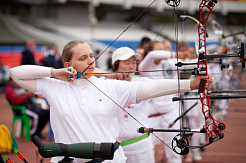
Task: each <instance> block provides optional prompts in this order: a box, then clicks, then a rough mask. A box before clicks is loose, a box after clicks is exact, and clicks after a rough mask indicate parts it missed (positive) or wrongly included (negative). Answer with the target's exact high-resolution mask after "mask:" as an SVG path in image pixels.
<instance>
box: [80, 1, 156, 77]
mask: <svg viewBox="0 0 246 163" xmlns="http://www.w3.org/2000/svg"><path fill="white" fill-rule="evenodd" d="M155 1H156V0H153V1H152V2H151V3H150V4H149V5H148V6H147V7H146V8H145V9H144V10H143V11H142V12H141V13H140V14H139V15H138V16H137V17H136V18H135V19H134V20H133V21H132V22H131V23H130V24H129V25H128V26H127V27H126V29H124V30H123V31H122V32H121V33H120V34H119V35H118V36H117V37H116V38H115V39H114V40H113V41H112V42H111V43H110V44H109V45H108V46H107V47H106V48H105V49H104V50H103V51H102V52H101V53H100V54H99V55H98V56H97V57H96V58H95V60H94V61H93V62H92V63H91V64H89V66H88V67H87V68H86V69H85V70H84V71H83V72H82V73H84V72H85V71H86V70H88V68H90V66H91V65H92V64H93V63H95V62H96V61H97V60H98V59H99V57H101V55H102V54H104V53H105V52H106V51H107V50H108V49H109V48H110V47H111V46H112V45H113V44H114V43H115V42H116V41H117V40H118V39H119V38H120V37H121V36H122V35H123V34H124V33H125V32H126V31H127V30H128V29H129V28H130V27H131V26H132V25H133V23H135V22H136V21H137V20H138V19H139V18H140V17H141V16H142V15H143V13H144V12H145V11H147V10H148V9H149V8H150V7H151V6H152V4H154V3H155Z"/></svg>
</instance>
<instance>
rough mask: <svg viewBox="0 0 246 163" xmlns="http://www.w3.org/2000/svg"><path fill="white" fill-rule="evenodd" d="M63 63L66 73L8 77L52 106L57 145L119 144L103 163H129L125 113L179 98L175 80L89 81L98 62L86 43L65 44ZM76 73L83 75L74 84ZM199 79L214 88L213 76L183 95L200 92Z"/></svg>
mask: <svg viewBox="0 0 246 163" xmlns="http://www.w3.org/2000/svg"><path fill="white" fill-rule="evenodd" d="M62 60H63V63H64V66H65V67H66V68H60V69H54V68H49V67H42V66H36V65H22V66H18V67H14V68H12V69H11V70H10V75H11V77H12V79H13V80H14V81H15V82H16V83H17V84H18V85H19V86H21V87H23V88H25V89H27V90H29V91H31V92H33V93H35V94H37V95H40V96H43V97H44V98H45V99H46V100H47V101H48V103H49V105H50V116H51V117H50V121H51V126H52V129H53V132H54V138H55V141H56V142H57V143H64V144H72V143H80V142H96V143H101V142H115V153H114V158H113V160H105V161H104V162H105V163H123V162H125V156H124V153H123V150H122V148H121V147H120V146H119V143H117V142H116V140H117V138H118V136H119V129H120V124H121V122H122V113H123V110H122V109H121V108H122V107H125V106H128V105H130V104H135V103H139V102H141V101H143V100H146V99H149V98H155V97H159V96H164V95H167V94H174V93H177V92H178V81H177V80H166V79H161V80H155V81H151V82H145V83H140V82H128V81H119V80H104V79H101V78H97V77H95V76H90V75H88V74H87V73H88V72H94V71H95V59H94V57H93V53H92V50H91V47H90V46H89V44H87V43H85V42H82V41H70V42H69V43H67V44H66V45H65V47H64V49H63V53H62ZM70 70H71V71H70ZM78 73H83V74H82V76H80V78H78V79H76V76H78V75H77V74H78ZM71 76H73V79H72V80H70V77H71ZM51 77H52V78H51ZM55 78H56V79H55ZM201 79H208V83H212V82H213V77H211V76H210V75H208V76H203V77H197V78H195V79H194V80H183V81H180V83H179V84H180V90H181V91H191V90H194V89H198V87H199V83H200V80H201ZM106 95H107V96H106ZM108 97H110V99H109V98H108ZM59 160H61V158H59V157H53V158H52V160H51V162H55V163H57V162H58V161H59ZM74 161H75V163H82V162H92V161H93V160H89V159H79V158H75V159H74Z"/></svg>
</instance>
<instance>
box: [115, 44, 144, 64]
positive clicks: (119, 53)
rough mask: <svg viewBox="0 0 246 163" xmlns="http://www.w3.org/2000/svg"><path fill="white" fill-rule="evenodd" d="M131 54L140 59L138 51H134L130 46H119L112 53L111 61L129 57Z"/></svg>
mask: <svg viewBox="0 0 246 163" xmlns="http://www.w3.org/2000/svg"><path fill="white" fill-rule="evenodd" d="M132 56H135V57H136V60H140V59H142V56H141V55H140V54H138V53H135V52H134V51H133V50H132V49H131V48H128V47H121V48H119V49H117V50H115V51H114V53H113V55H112V63H113V64H114V62H116V61H117V60H120V61H122V60H123V61H124V60H127V59H129V58H131V57H132Z"/></svg>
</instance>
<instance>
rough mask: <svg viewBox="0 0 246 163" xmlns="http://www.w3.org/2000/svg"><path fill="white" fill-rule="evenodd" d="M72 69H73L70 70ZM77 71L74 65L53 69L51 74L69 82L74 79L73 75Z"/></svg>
mask: <svg viewBox="0 0 246 163" xmlns="http://www.w3.org/2000/svg"><path fill="white" fill-rule="evenodd" d="M70 70H71V71H70ZM76 75H77V71H76V70H75V69H74V68H73V67H67V68H60V69H54V68H52V69H51V76H52V77H54V78H57V79H60V80H63V81H66V82H69V83H72V82H73V80H72V79H71V77H75V76H76Z"/></svg>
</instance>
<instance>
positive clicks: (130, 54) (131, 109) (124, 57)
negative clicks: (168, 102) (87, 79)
mask: <svg viewBox="0 0 246 163" xmlns="http://www.w3.org/2000/svg"><path fill="white" fill-rule="evenodd" d="M140 59H142V56H141V55H140V54H138V53H135V52H134V51H133V50H132V49H131V48H128V47H121V48H119V49H117V50H116V51H115V52H114V53H113V55H112V64H113V70H114V71H115V72H131V73H129V78H125V79H124V80H127V81H130V82H149V81H151V80H152V79H150V78H147V77H140V76H136V75H135V73H134V72H135V71H136V69H137V61H138V60H140ZM158 98H162V97H158ZM151 103H152V102H150V100H144V101H141V102H140V103H138V104H131V105H129V106H127V107H125V108H124V109H125V112H124V114H123V117H122V118H123V122H122V128H121V130H120V134H119V138H118V140H119V141H121V146H122V148H123V151H124V153H125V156H126V157H127V160H126V162H127V163H136V162H137V163H155V158H154V147H153V143H152V140H151V137H150V136H149V134H147V133H145V134H141V133H137V129H138V128H140V127H143V126H144V127H150V126H149V125H148V110H147V109H149V108H150V107H152V106H151ZM128 113H129V114H130V115H131V116H133V117H134V118H136V119H137V120H138V121H139V122H140V123H138V122H137V121H136V120H134V118H133V117H131V116H130V115H128ZM141 124H142V125H141Z"/></svg>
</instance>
